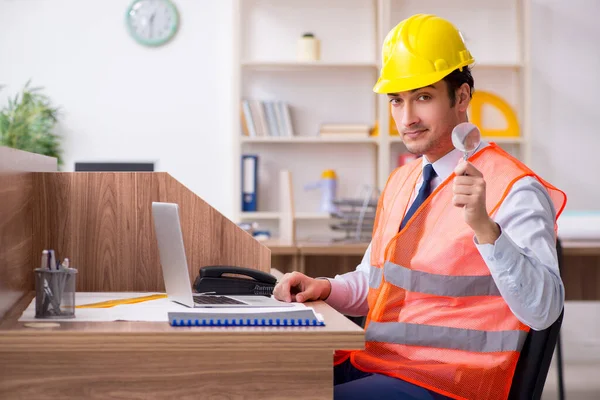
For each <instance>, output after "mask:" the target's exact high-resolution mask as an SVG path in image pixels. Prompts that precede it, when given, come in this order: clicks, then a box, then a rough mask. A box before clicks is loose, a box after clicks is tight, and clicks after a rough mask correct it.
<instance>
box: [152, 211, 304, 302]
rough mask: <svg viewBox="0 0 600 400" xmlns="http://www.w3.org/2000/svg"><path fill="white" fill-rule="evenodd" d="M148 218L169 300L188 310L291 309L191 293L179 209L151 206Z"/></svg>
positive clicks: (248, 299)
mask: <svg viewBox="0 0 600 400" xmlns="http://www.w3.org/2000/svg"><path fill="white" fill-rule="evenodd" d="M152 216H153V219H154V230H155V233H156V239H157V241H158V253H159V256H160V264H161V266H162V272H163V278H164V280H165V289H166V291H167V297H168V298H169V300H171V301H173V302H176V303H179V304H182V305H184V306H186V307H190V308H205V307H293V304H291V303H286V302H283V301H278V300H275V299H274V298H273V297H266V296H232V295H227V296H223V295H211V294H204V293H202V294H199V293H193V292H192V285H191V282H190V276H189V273H188V265H187V259H186V256H185V247H184V245H183V233H182V231H181V224H180V220H179V206H178V205H177V204H175V203H161V202H153V203H152Z"/></svg>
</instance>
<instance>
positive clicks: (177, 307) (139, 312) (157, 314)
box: [19, 292, 306, 322]
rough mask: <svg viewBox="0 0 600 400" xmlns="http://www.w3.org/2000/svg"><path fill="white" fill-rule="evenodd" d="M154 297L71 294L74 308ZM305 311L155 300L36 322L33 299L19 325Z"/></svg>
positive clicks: (93, 309)
mask: <svg viewBox="0 0 600 400" xmlns="http://www.w3.org/2000/svg"><path fill="white" fill-rule="evenodd" d="M154 294H164V293H155V292H152V293H132V292H112V293H111V292H101V293H96V292H78V293H75V304H76V305H84V304H92V303H98V302H101V301H108V300H119V299H129V298H134V297H142V296H150V295H154ZM297 308H306V305H304V304H302V303H294V304H293V307H292V308H290V307H281V308H278V307H268V308H257V307H253V308H251V309H247V308H233V307H232V308H226V309H224V308H218V309H217V308H201V309H200V308H197V309H194V308H188V307H185V306H182V305H181V304H178V303H174V302H172V301H171V300H169V299H166V298H165V299H157V300H149V301H144V302H141V303H135V304H122V305H118V306H114V307H111V308H77V309H75V318H68V319H58V318H52V319H40V318H35V299H33V300H32V302H31V303H30V304H29V306H28V307H27V308H26V309H25V311H24V312H23V314H22V315H21V317H20V318H19V321H20V322H31V321H36V322H39V321H57V322H61V321H64V322H110V321H143V322H168V321H169V318H168V313H169V311H185V312H194V311H198V312H203V313H206V312H209V313H212V312H214V313H223V312H228V311H229V310H231V312H233V311H236V312H254V313H255V312H260V311H261V310H264V311H269V312H275V311H289V310H290V309H297Z"/></svg>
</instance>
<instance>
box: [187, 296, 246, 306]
mask: <svg viewBox="0 0 600 400" xmlns="http://www.w3.org/2000/svg"><path fill="white" fill-rule="evenodd" d="M194 303H196V304H246V303H244V302H242V301H238V300H235V299H232V298H231V297H225V296H211V295H205V296H194Z"/></svg>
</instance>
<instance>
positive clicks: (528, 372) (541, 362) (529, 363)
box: [508, 240, 564, 400]
mask: <svg viewBox="0 0 600 400" xmlns="http://www.w3.org/2000/svg"><path fill="white" fill-rule="evenodd" d="M556 253H557V256H558V268H559V270H561V269H562V268H561V266H562V245H561V243H560V240H557V242H556ZM563 314H564V309H563V311H562V312H561V313H560V316H559V317H558V319H557V320H556V321H555V322H554V323H553V324H552V325H550V327H549V328H547V329H544V330H543V331H534V330H533V329H532V330H530V331H529V335H527V339H526V340H525V343H524V345H523V349H522V350H521V355H520V356H519V361H518V362H517V367H516V369H515V374H514V376H513V381H512V385H511V388H510V394H509V396H508V398H509V399H511V400H516V399H519V400H521V399H523V400H525V399H527V400H538V399H540V398H541V397H542V391H543V390H544V383H546V376H547V375H548V369H549V368H550V362H551V361H552V355H553V354H554V348H555V347H556V342H557V340H558V333H559V332H560V327H561V325H562V320H563Z"/></svg>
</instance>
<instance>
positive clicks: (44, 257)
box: [40, 250, 49, 269]
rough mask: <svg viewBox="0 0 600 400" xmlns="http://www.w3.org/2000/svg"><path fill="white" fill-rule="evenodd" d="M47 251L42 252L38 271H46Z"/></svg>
mask: <svg viewBox="0 0 600 400" xmlns="http://www.w3.org/2000/svg"><path fill="white" fill-rule="evenodd" d="M48 255H49V253H48V250H44V251H42V262H41V264H40V269H48Z"/></svg>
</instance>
